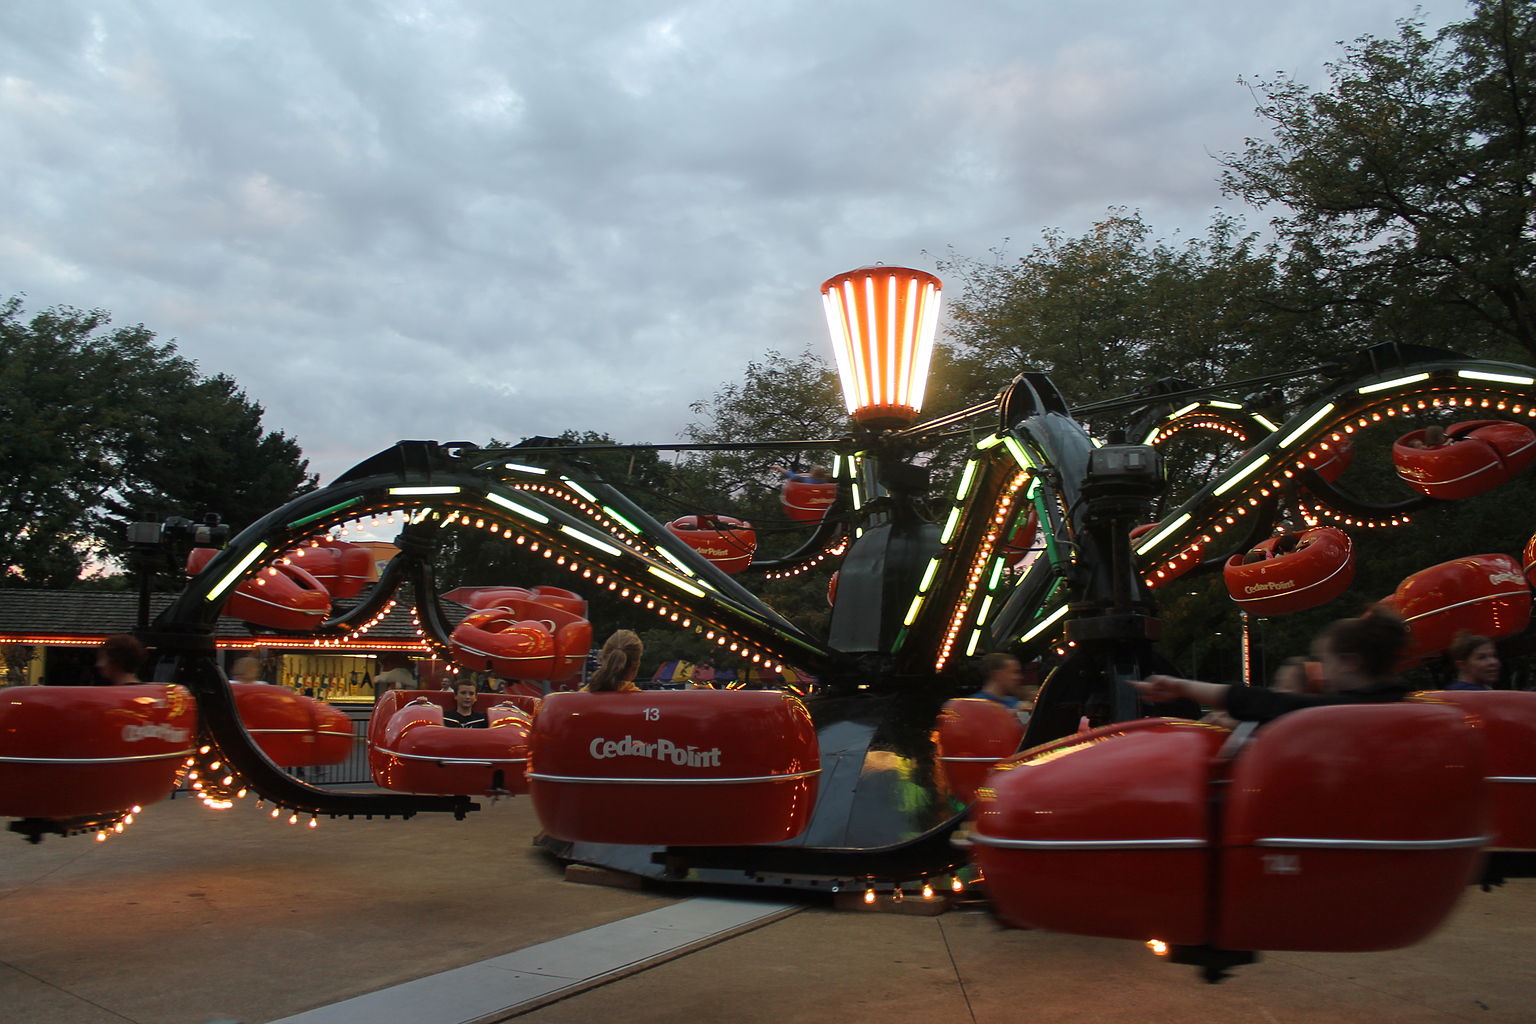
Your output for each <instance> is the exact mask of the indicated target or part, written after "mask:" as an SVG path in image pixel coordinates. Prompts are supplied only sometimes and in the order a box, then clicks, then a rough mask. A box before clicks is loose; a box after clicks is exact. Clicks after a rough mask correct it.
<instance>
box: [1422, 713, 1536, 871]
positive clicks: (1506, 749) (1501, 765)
mask: <svg viewBox="0 0 1536 1024" xmlns="http://www.w3.org/2000/svg"><path fill="white" fill-rule="evenodd" d="M1411 699H1412V700H1415V701H1440V702H1445V703H1449V704H1454V705H1456V706H1457V707H1459V708H1462V709H1464V710H1466V711H1470V712H1472V713H1473V714H1474V715H1476V716H1477V717H1478V718H1479V719H1480V720H1481V721H1482V723H1483V735H1484V738H1485V740H1486V742H1487V745H1488V755H1487V756H1488V761H1487V771H1488V775H1487V780H1488V800H1489V806H1490V810H1491V813H1492V819H1493V827H1492V829H1491V830H1490V831H1491V832H1492V833H1493V840H1492V841H1491V842H1490V844H1489V845H1491V846H1495V847H1498V848H1500V849H1505V850H1536V693H1530V692H1528V691H1523V690H1428V691H1425V692H1423V693H1416V694H1414V695H1413V697H1412V698H1411Z"/></svg>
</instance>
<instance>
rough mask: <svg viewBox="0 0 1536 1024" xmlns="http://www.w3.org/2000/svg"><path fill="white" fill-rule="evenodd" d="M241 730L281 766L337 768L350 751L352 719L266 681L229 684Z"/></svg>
mask: <svg viewBox="0 0 1536 1024" xmlns="http://www.w3.org/2000/svg"><path fill="white" fill-rule="evenodd" d="M229 688H230V689H231V690H232V691H234V694H235V707H236V708H238V709H239V711H240V720H241V721H242V722H244V723H245V731H246V732H248V733H250V734H251V738H252V739H254V740H255V741H256V745H257V746H258V747H260V748H261V752H262V753H263V754H266V755H267V758H268V759H269V760H270V761H271V762H272V763H273V764H278V765H282V766H284V767H286V768H293V767H305V766H313V765H322V764H340V763H341V762H343V761H345V760H346V759H347V756H348V755H349V754H351V753H352V720H351V719H349V718H348V717H347V716H346V714H345V713H344V712H342V711H340V710H338V709H336V708H333V707H331V706H330V705H329V704H327V703H325V701H323V700H316V699H315V698H313V697H305V696H303V695H302V694H297V693H294V692H293V691H292V690H290V689H288V688H287V687H285V686H272V685H269V684H267V683H230V684H229Z"/></svg>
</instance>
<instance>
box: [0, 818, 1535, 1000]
mask: <svg viewBox="0 0 1536 1024" xmlns="http://www.w3.org/2000/svg"><path fill="white" fill-rule="evenodd" d="M535 831H536V824H535V822H534V820H533V815H532V810H531V807H530V806H529V803H528V801H527V800H526V799H516V800H511V801H506V802H503V803H501V804H498V805H496V806H493V807H490V808H488V809H486V810H484V811H482V812H480V813H478V814H475V815H472V816H471V817H470V819H469V820H467V821H463V822H455V821H453V820H451V819H450V818H447V817H441V818H437V817H418V818H415V819H413V820H411V821H407V822H401V821H398V820H396V821H381V820H379V821H372V822H367V821H353V822H348V821H337V822H331V821H322V823H321V827H320V828H318V829H314V830H310V829H307V828H303V827H302V826H301V827H290V826H288V825H286V824H282V823H279V822H276V821H273V820H272V819H271V818H269V817H267V816H265V815H263V814H260V813H258V812H256V810H255V809H254V807H253V806H251V805H250V804H249V803H247V804H243V805H242V806H240V807H237V808H236V809H234V810H230V811H226V812H211V811H208V810H206V809H204V808H203V807H201V806H200V805H198V804H197V803H195V802H194V801H191V800H186V799H180V800H176V801H172V802H170V803H166V804H159V805H156V806H154V807H151V808H148V809H147V810H146V811H145V813H144V814H143V815H142V816H141V817H140V820H139V822H138V823H137V824H135V825H134V826H133V827H131V828H130V829H129V830H128V831H127V832H126V833H125V834H124V835H123V836H120V837H117V838H115V839H113V840H111V841H110V842H107V843H96V842H93V841H90V840H88V839H83V838H75V839H68V840H61V839H48V840H46V841H45V842H43V843H42V845H40V846H29V845H27V844H26V843H24V842H22V840H21V839H19V838H15V837H12V836H10V835H8V834H6V835H0V1021H3V1022H4V1024H103V1022H116V1024H121V1022H124V1021H132V1022H137V1024H205V1022H208V1021H214V1020H234V1021H241V1022H244V1024H266V1022H270V1021H278V1020H281V1019H282V1018H286V1017H290V1016H294V1015H298V1014H304V1013H305V1012H306V1011H316V1010H322V1009H323V1008H329V1010H328V1011H327V1012H339V1010H340V1008H341V1007H344V1006H345V1005H346V1001H348V1000H353V999H356V998H358V997H367V996H368V994H369V993H376V992H381V991H382V990H389V989H391V988H393V987H394V986H400V985H410V984H411V983H415V982H418V980H419V979H423V978H430V977H433V976H445V975H444V972H454V971H456V970H457V969H460V968H471V970H470V971H469V973H468V974H460V975H458V977H469V976H475V977H478V978H480V979H482V980H483V979H484V978H486V977H488V976H489V977H494V974H488V973H487V971H495V970H498V969H500V970H503V971H504V972H505V973H508V974H535V975H539V974H543V975H546V976H547V977H554V978H559V979H563V980H562V982H561V985H562V987H564V985H565V983H567V982H570V983H573V984H575V983H578V982H582V981H583V978H585V977H587V976H588V970H587V969H585V968H583V969H577V968H576V966H575V964H576V960H575V956H574V954H570V955H568V956H566V955H562V956H561V957H559V959H558V962H557V961H556V960H550V959H549V958H548V956H547V954H549V953H550V951H551V950H555V951H558V950H559V949H560V948H561V947H559V946H542V945H541V944H545V943H555V942H557V941H559V940H564V939H567V938H571V941H572V942H575V943H576V944H577V945H581V944H582V943H587V944H588V947H589V948H590V946H591V943H590V942H588V940H589V938H590V936H592V935H597V934H599V933H598V932H595V931H593V930H594V929H600V928H602V926H605V925H612V924H615V923H619V924H618V925H617V926H616V927H615V928H614V929H609V930H607V931H606V932H603V933H601V934H603V935H606V936H608V937H609V938H613V937H618V938H619V940H620V941H617V942H616V943H613V942H607V941H606V940H604V942H605V943H606V945H607V948H608V951H609V953H608V955H609V958H610V960H613V961H615V962H616V960H627V962H628V963H630V964H632V965H634V966H645V965H646V964H648V963H650V962H653V961H655V960H663V961H665V962H661V963H660V965H659V966H653V967H650V969H646V970H640V971H639V972H638V973H628V971H627V970H618V971H617V972H615V973H614V974H613V975H612V976H613V977H618V978H619V980H615V981H612V982H611V983H609V984H603V985H601V986H599V987H595V988H584V985H583V984H575V989H576V990H579V991H578V994H575V995H571V996H570V997H568V998H563V999H560V1000H559V1001H558V1002H553V1003H549V1004H547V1005H543V1006H540V1007H538V1008H535V1009H532V1010H530V1011H529V1012H526V1013H523V1014H522V1015H520V1016H518V1017H517V1018H516V1019H517V1020H518V1021H520V1022H529V1024H555V1022H565V1021H570V1022H573V1024H574V1022H580V1024H590V1022H592V1021H603V1022H614V1024H617V1022H631V1021H634V1022H647V1021H656V1022H662V1021H666V1022H669V1024H671V1022H675V1021H677V1020H679V1019H691V1020H697V1021H741V1022H746V1024H754V1022H759V1021H760V1022H763V1024H769V1022H772V1024H784V1022H785V1021H794V1022H795V1024H814V1022H819V1021H828V1022H832V1021H836V1022H839V1024H847V1022H851V1021H864V1020H878V1021H881V1022H882V1024H884V1022H891V1024H906V1022H912V1024H918V1022H921V1024H949V1022H954V1024H970V1022H982V1024H994V1022H995V1024H1003V1022H1008V1024H1014V1022H1017V1021H1018V1020H1020V1019H1022V1018H1026V1017H1027V1018H1039V1019H1044V1020H1050V1021H1052V1022H1053V1024H1056V1022H1063V1021H1078V1020H1082V1021H1090V1020H1091V1021H1107V1022H1119V1021H1126V1022H1131V1021H1134V1022H1136V1024H1148V1022H1153V1021H1191V1022H1202V1024H1204V1022H1224V1021H1232V1022H1242V1024H1253V1022H1256V1021H1257V1022H1270V1024H1291V1022H1297V1024H1300V1022H1303V1021H1305V1022H1329V1021H1335V1020H1336V1021H1345V1020H1348V1021H1364V1022H1382V1024H1386V1022H1419V1021H1423V1022H1429V1021H1459V1020H1467V1021H1480V1022H1484V1024H1504V1022H1531V1021H1533V1020H1536V880H1521V881H1517V882H1512V883H1510V884H1509V885H1507V886H1505V887H1504V888H1502V889H1499V890H1496V891H1494V892H1492V893H1482V892H1479V891H1477V890H1469V891H1468V893H1467V896H1466V899H1465V900H1464V901H1463V903H1462V906H1461V908H1460V909H1459V910H1458V912H1457V914H1456V916H1455V917H1454V918H1453V919H1452V921H1451V922H1450V923H1449V924H1448V925H1447V926H1446V927H1445V928H1444V929H1442V930H1441V931H1440V932H1439V933H1438V934H1437V935H1435V936H1433V937H1432V938H1431V939H1430V940H1429V941H1427V942H1425V943H1422V944H1420V945H1419V946H1416V947H1414V948H1412V949H1408V950H1403V951H1400V952H1397V953H1375V954H1356V955H1323V954H1294V953H1279V954H1268V955H1266V956H1265V958H1264V959H1263V960H1262V961H1261V962H1260V963H1258V964H1256V965H1254V966H1251V967H1245V968H1242V969H1240V970H1239V971H1238V972H1237V974H1236V976H1235V977H1233V978H1232V979H1230V980H1228V981H1226V982H1224V983H1223V984H1221V985H1217V986H1209V985H1205V984H1204V983H1202V982H1200V981H1199V980H1198V978H1197V977H1196V974H1195V972H1194V970H1193V969H1191V968H1184V967H1177V966H1174V965H1170V964H1167V963H1164V962H1162V961H1159V960H1158V959H1156V958H1155V957H1153V956H1152V955H1151V954H1149V953H1148V952H1147V951H1146V950H1144V949H1143V948H1141V947H1140V946H1139V945H1137V944H1135V943H1128V942H1116V941H1108V940H1097V939H1085V938H1077V937H1072V936H1061V935H1052V934H1048V933H1043V932H1023V931H1004V930H1000V929H998V928H997V927H996V926H995V925H993V923H992V922H991V920H990V919H989V918H988V917H987V916H986V915H985V914H983V913H978V912H973V911H955V912H951V913H949V914H946V915H943V916H941V917H926V918H925V917H906V916H897V915H877V914H861V913H834V912H833V911H831V910H829V909H826V908H825V907H823V906H821V905H816V904H812V905H808V906H806V907H805V908H804V909H802V910H800V912H798V913H794V914H792V915H790V916H785V917H782V918H780V919H774V920H770V921H769V922H768V923H762V921H761V920H757V919H756V918H757V917H763V916H765V915H766V916H768V917H772V915H773V914H774V913H776V908H775V907H774V906H772V900H774V899H783V897H784V894H782V893H766V894H764V899H765V901H767V902H765V904H764V906H763V907H762V908H752V907H751V906H750V904H749V905H747V906H746V907H744V908H743V907H738V908H736V909H733V910H730V911H729V912H727V911H725V910H723V909H722V908H721V904H722V901H720V900H718V899H717V896H718V895H719V894H714V893H709V892H699V891H694V890H669V891H664V892H653V891H631V890H623V889H609V888H602V887H597V886H586V885H575V884H571V883H568V882H565V881H563V880H562V878H561V875H560V871H559V869H558V867H557V866H555V865H553V864H552V863H551V862H549V861H548V860H546V859H545V858H544V857H543V855H542V854H540V853H538V852H537V851H535V850H533V849H532V848H531V847H530V846H529V839H530V837H531V836H532V835H533V833H534V832H535ZM695 900H698V902H697V903H695V902H694V901H695ZM684 901H688V902H687V903H685V902H684ZM680 906H681V907H682V908H684V909H682V910H677V911H676V913H677V914H678V915H681V916H676V917H669V916H668V915H667V914H661V915H660V916H659V917H650V918H647V917H644V916H641V915H647V914H654V913H656V912H660V911H671V910H674V908H678V907H680ZM689 906H695V907H700V908H708V907H713V908H714V909H706V910H705V911H704V913H705V916H706V917H707V918H709V919H710V920H712V921H714V922H715V923H716V924H718V923H719V922H720V921H721V920H724V918H721V917H720V915H721V914H724V915H725V917H726V918H731V917H732V916H733V915H734V917H737V918H739V917H743V916H744V917H746V918H748V919H752V920H750V921H749V922H748V924H747V925H741V924H740V923H739V922H738V924H736V925H731V926H729V927H728V928H726V929H725V935H724V936H722V935H721V934H719V932H720V931H721V929H718V928H714V925H713V924H710V923H709V921H705V920H703V919H695V920H694V921H693V922H692V923H691V924H690V923H688V920H687V915H688V914H689V913H690V911H688V910H687V907H689ZM759 909H760V911H761V913H759ZM667 922H671V923H667ZM753 925H756V926H755V927H752V926H753ZM743 927H750V928H751V930H745V931H742V928H743ZM662 931H670V932H671V933H672V934H671V938H669V939H668V940H667V941H668V942H671V941H672V939H680V940H682V941H679V942H676V943H675V944H673V945H672V946H670V947H668V948H666V949H660V950H659V951H658V949H657V946H658V942H657V941H656V940H655V935H656V933H658V932H662ZM626 933H627V934H628V935H629V936H630V940H632V941H628V944H627V945H626V940H623V936H624V935H625V934H626ZM646 934H650V935H651V936H652V938H651V939H649V940H647V939H644V936H645V935H646ZM648 941H649V942H650V943H651V945H650V946H647V945H646V942H648ZM659 945H663V946H664V945H666V943H660V944H659ZM698 946H702V948H695V947H698ZM570 948H575V947H570ZM648 950H649V952H647V951H648ZM518 951H522V953H521V954H518ZM512 954H518V956H517V957H511V958H510V959H508V958H509V956H510V955H512ZM678 954H682V955H678ZM669 956H674V957H675V958H672V959H667V957H669ZM519 957H521V959H519ZM533 960H540V961H542V962H543V963H544V964H545V966H542V967H539V968H538V969H535V970H528V969H527V968H529V967H531V966H536V965H533V963H532V962H533ZM488 961H489V962H490V967H489V968H484V965H485V963H486V962H488ZM592 963H596V961H592ZM497 964H500V965H501V966H500V967H499V968H498V967H497V966H496V965H497ZM472 965H482V968H483V969H476V968H474V967H473V966H472ZM509 965H511V970H507V968H508V966H509ZM517 965H521V966H517ZM600 966H601V965H599V967H600ZM599 973H601V971H599ZM578 976H580V977H578ZM446 977H450V978H451V977H453V975H451V974H449V975H446ZM399 991H411V992H417V993H419V992H423V991H426V990H425V989H423V988H421V987H419V986H417V987H413V988H411V989H408V990H399ZM494 995H495V996H496V998H497V999H499V1000H500V1001H499V1003H498V1004H497V1007H496V1008H497V1010H498V1011H500V1010H501V1008H503V1007H510V1006H513V1005H514V1004H517V1003H523V1005H524V1006H525V1007H526V1006H527V1005H530V1004H528V1003H525V1002H523V997H521V996H519V995H518V993H517V992H516V991H514V990H513V989H511V988H508V989H507V991H506V992H497V993H494ZM547 995H548V992H546V993H545V996H547ZM541 1001H542V998H535V999H534V1003H535V1004H537V1003H538V1002H541ZM351 1005H352V1006H353V1007H354V1008H356V1007H370V1006H371V1007H372V1012H373V1016H372V1018H371V1020H372V1024H396V1022H397V1021H398V1022H399V1024H434V1022H432V1021H427V1020H424V1019H422V1018H421V1017H420V1016H419V1011H418V1010H414V1009H412V1007H411V1006H410V1005H409V1004H407V1003H406V1002H404V1001H400V1000H397V1001H396V1002H395V1003H394V1004H391V1003H390V1002H389V1001H388V1000H387V999H383V1000H382V1001H381V1000H379V999H378V997H375V999H373V1000H365V1001H364V1002H359V1003H353V1004H351ZM380 1007H388V1009H380ZM396 1012H398V1015H396V1016H390V1014H391V1013H396ZM466 1012H478V1011H477V1010H475V1008H473V1007H471V1008H470V1009H469V1010H468V1011H466ZM505 1016H506V1014H505V1012H498V1013H496V1014H494V1015H492V1016H491V1017H486V1016H484V1015H482V1016H481V1017H479V1018H478V1019H479V1020H492V1019H505ZM317 1019H318V1018H317ZM459 1019H461V1020H470V1019H477V1018H473V1017H469V1016H461V1017H460V1018H459Z"/></svg>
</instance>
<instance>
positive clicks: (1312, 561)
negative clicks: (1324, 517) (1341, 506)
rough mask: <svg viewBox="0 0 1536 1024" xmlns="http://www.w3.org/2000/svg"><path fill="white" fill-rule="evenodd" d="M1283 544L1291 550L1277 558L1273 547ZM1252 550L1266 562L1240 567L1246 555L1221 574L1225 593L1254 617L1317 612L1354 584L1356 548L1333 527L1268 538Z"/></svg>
mask: <svg viewBox="0 0 1536 1024" xmlns="http://www.w3.org/2000/svg"><path fill="white" fill-rule="evenodd" d="M1287 539H1290V540H1293V541H1294V542H1295V546H1294V547H1293V548H1291V550H1289V551H1286V552H1285V553H1284V554H1278V555H1277V554H1275V547H1276V545H1277V544H1280V542H1281V541H1283V540H1287ZM1255 547H1256V548H1257V550H1259V551H1263V552H1264V553H1265V555H1266V557H1265V558H1263V559H1262V560H1260V561H1257V562H1248V563H1247V564H1244V562H1243V559H1244V557H1245V556H1246V554H1247V552H1239V553H1238V554H1235V555H1233V556H1232V557H1231V558H1229V559H1227V564H1226V565H1225V566H1224V567H1223V568H1222V577H1223V579H1225V581H1226V584H1227V593H1228V594H1230V595H1231V597H1232V600H1234V601H1236V602H1237V603H1238V604H1239V605H1240V606H1241V607H1242V608H1243V610H1244V611H1247V612H1250V613H1252V614H1254V615H1287V614H1289V613H1291V612H1299V611H1305V610H1306V609H1308V608H1316V607H1317V606H1318V605H1321V604H1326V603H1327V602H1329V601H1332V600H1333V599H1334V598H1336V597H1338V596H1339V595H1340V594H1342V593H1344V591H1346V590H1348V589H1349V585H1350V584H1351V583H1352V582H1354V579H1355V550H1354V545H1352V544H1351V543H1350V540H1349V534H1347V533H1345V532H1344V531H1343V530H1339V529H1336V528H1334V527H1332V526H1319V527H1316V528H1314V529H1311V530H1303V531H1302V532H1301V533H1299V534H1282V535H1280V536H1275V537H1270V538H1268V539H1266V540H1264V541H1263V542H1262V543H1260V544H1258V545H1256V546H1255Z"/></svg>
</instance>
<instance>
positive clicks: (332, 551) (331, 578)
mask: <svg viewBox="0 0 1536 1024" xmlns="http://www.w3.org/2000/svg"><path fill="white" fill-rule="evenodd" d="M288 557H289V558H291V559H293V561H294V563H295V564H296V565H298V566H299V567H301V568H302V569H303V570H304V571H305V572H307V573H309V574H310V575H311V576H313V577H314V578H315V579H317V580H319V581H320V585H321V586H322V587H324V588H325V589H326V590H328V591H329V592H330V594H331V596H332V597H356V596H357V595H358V594H361V593H362V592H363V591H364V590H367V589H368V585H369V584H371V583H372V582H373V579H374V568H373V552H371V551H369V550H368V549H367V548H362V547H358V546H357V545H356V544H348V543H347V542H346V541H344V540H329V539H327V540H321V541H317V542H316V543H315V545H314V546H313V547H300V548H295V549H293V550H292V551H290V552H288Z"/></svg>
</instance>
